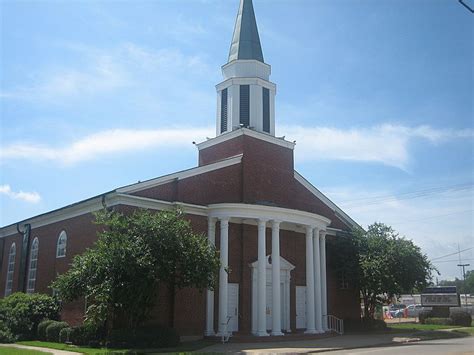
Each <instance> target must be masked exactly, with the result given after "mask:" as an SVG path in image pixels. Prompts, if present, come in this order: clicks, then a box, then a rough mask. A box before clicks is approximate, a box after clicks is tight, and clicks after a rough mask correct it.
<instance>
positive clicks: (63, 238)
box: [56, 231, 67, 258]
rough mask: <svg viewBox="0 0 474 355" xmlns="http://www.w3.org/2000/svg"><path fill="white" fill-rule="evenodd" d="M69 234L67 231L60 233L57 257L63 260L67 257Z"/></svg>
mask: <svg viewBox="0 0 474 355" xmlns="http://www.w3.org/2000/svg"><path fill="white" fill-rule="evenodd" d="M66 244H67V234H66V232H65V231H62V232H61V233H59V237H58V244H57V245H56V257H57V258H63V257H65V256H66Z"/></svg>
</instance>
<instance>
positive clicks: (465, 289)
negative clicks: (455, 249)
mask: <svg viewBox="0 0 474 355" xmlns="http://www.w3.org/2000/svg"><path fill="white" fill-rule="evenodd" d="M439 285H440V286H456V287H457V290H458V292H459V293H469V294H472V293H474V270H468V271H466V282H464V279H458V278H457V277H456V278H455V279H454V280H441V281H440V282H439Z"/></svg>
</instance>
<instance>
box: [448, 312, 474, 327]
mask: <svg viewBox="0 0 474 355" xmlns="http://www.w3.org/2000/svg"><path fill="white" fill-rule="evenodd" d="M449 318H451V320H452V321H453V325H461V326H463V327H470V326H471V323H472V317H471V315H470V314H469V313H468V312H466V311H461V310H457V311H454V312H452V313H451V315H450V316H449Z"/></svg>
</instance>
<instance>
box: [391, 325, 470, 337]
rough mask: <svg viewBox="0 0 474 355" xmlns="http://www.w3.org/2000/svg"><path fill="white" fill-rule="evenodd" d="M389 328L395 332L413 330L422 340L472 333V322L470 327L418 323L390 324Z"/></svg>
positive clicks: (462, 335)
mask: <svg viewBox="0 0 474 355" xmlns="http://www.w3.org/2000/svg"><path fill="white" fill-rule="evenodd" d="M389 329H390V330H391V331H395V332H402V331H415V332H416V333H415V334H414V335H416V336H417V337H420V338H421V339H422V340H432V339H447V338H457V337H465V336H473V335H474V324H471V327H462V326H459V325H437V324H420V323H404V324H403V323H401V324H390V326H389Z"/></svg>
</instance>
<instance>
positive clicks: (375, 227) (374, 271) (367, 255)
mask: <svg viewBox="0 0 474 355" xmlns="http://www.w3.org/2000/svg"><path fill="white" fill-rule="evenodd" d="M340 243H341V247H340V248H339V250H340V252H339V254H338V255H337V258H336V260H335V263H338V264H339V265H338V266H336V269H339V270H338V271H339V272H343V273H344V275H346V276H347V277H348V278H350V279H351V280H353V281H354V283H355V285H356V286H357V287H358V288H359V290H360V293H361V297H362V299H363V301H364V317H366V318H373V317H374V312H375V308H376V305H377V304H387V303H388V302H390V300H391V299H392V298H393V297H394V296H399V295H400V294H402V293H410V292H412V291H413V290H421V289H423V288H424V287H425V286H426V285H427V284H428V282H429V280H430V279H431V275H432V272H433V271H434V270H435V269H434V267H433V266H432V265H431V263H430V262H429V260H428V258H427V256H426V255H424V254H422V252H421V250H420V248H419V247H418V246H416V245H415V244H414V243H413V242H412V241H411V240H407V239H405V238H402V237H400V236H399V235H398V233H396V232H395V231H394V230H393V229H392V228H391V227H389V226H387V225H385V224H383V223H374V224H372V225H370V226H369V227H368V228H367V231H364V230H362V229H356V230H354V231H353V233H351V235H350V236H347V237H343V239H342V240H341V242H340ZM337 259H338V260H339V262H337ZM341 260H344V262H341Z"/></svg>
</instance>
